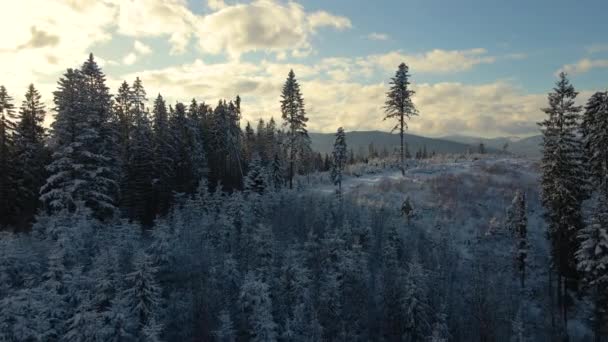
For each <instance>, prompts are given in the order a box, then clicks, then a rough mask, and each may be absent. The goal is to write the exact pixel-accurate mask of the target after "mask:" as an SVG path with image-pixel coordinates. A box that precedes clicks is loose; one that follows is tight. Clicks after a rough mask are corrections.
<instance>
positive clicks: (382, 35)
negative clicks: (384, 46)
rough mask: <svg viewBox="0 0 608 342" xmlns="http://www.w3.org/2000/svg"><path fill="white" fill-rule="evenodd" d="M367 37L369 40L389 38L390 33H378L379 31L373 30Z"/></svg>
mask: <svg viewBox="0 0 608 342" xmlns="http://www.w3.org/2000/svg"><path fill="white" fill-rule="evenodd" d="M365 37H366V38H367V39H369V40H388V39H389V37H388V34H386V33H378V32H372V33H370V34H368V35H367V36H365Z"/></svg>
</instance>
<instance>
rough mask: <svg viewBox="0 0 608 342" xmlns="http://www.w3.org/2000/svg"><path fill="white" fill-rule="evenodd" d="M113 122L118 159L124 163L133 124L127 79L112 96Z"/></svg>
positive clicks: (128, 150) (128, 152)
mask: <svg viewBox="0 0 608 342" xmlns="http://www.w3.org/2000/svg"><path fill="white" fill-rule="evenodd" d="M113 113H114V118H113V120H114V123H115V126H116V127H117V128H118V144H119V145H120V160H121V162H122V163H126V162H127V160H128V159H129V154H130V146H131V131H132V130H133V126H134V125H135V122H134V118H133V114H134V111H133V96H132V92H131V87H130V86H129V83H127V81H123V82H122V84H121V85H120V88H118V92H117V94H116V97H115V98H114V106H113Z"/></svg>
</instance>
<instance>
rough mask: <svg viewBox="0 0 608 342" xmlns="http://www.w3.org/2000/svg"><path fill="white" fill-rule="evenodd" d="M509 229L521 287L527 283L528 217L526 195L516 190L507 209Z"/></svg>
mask: <svg viewBox="0 0 608 342" xmlns="http://www.w3.org/2000/svg"><path fill="white" fill-rule="evenodd" d="M506 226H507V229H508V230H509V232H510V233H511V236H513V238H514V241H515V243H514V246H513V259H514V262H515V267H516V269H517V272H518V273H519V279H520V284H521V287H522V288H523V287H524V285H525V279H526V260H527V257H528V247H529V244H528V236H527V234H528V228H527V226H528V218H527V215H526V197H525V195H524V193H522V192H521V191H519V190H518V191H516V192H515V196H514V197H513V201H512V202H511V206H510V207H509V208H508V209H507V222H506Z"/></svg>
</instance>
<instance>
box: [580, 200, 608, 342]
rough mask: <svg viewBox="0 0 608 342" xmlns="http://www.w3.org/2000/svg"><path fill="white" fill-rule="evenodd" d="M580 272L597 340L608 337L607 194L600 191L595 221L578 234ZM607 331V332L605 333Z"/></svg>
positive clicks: (594, 214)
mask: <svg viewBox="0 0 608 342" xmlns="http://www.w3.org/2000/svg"><path fill="white" fill-rule="evenodd" d="M578 238H579V240H580V248H579V250H578V251H577V252H576V260H577V262H578V269H579V271H580V272H581V273H582V275H583V280H584V284H585V285H586V287H587V288H588V289H589V290H590V294H591V299H592V301H593V305H594V317H593V321H594V332H595V335H596V340H600V338H601V336H602V335H603V334H608V331H606V329H605V327H606V324H608V193H606V192H604V191H601V194H600V196H599V201H598V203H597V206H596V207H595V211H594V213H593V217H592V220H591V222H590V224H588V225H587V226H586V227H585V228H583V229H582V230H581V231H580V232H579V236H578ZM602 329H604V331H602Z"/></svg>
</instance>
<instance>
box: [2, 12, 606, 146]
mask: <svg viewBox="0 0 608 342" xmlns="http://www.w3.org/2000/svg"><path fill="white" fill-rule="evenodd" d="M0 1H6V4H4V5H3V7H4V8H6V7H10V9H11V10H12V11H11V13H13V14H14V15H13V16H11V17H10V18H9V20H6V21H3V22H2V23H0V29H2V32H11V35H10V36H9V37H8V38H6V39H3V40H2V41H0V83H2V84H5V85H6V86H7V88H8V89H9V91H10V92H11V93H13V96H14V97H15V98H16V99H21V94H23V93H24V91H25V87H26V86H27V84H29V83H30V82H33V83H34V84H35V85H37V86H38V87H39V88H40V89H41V91H42V93H43V96H45V99H46V100H47V102H49V103H50V102H51V93H52V91H53V89H54V88H55V87H56V81H57V79H58V77H59V76H60V75H61V73H62V72H64V71H65V69H66V68H69V67H76V66H78V65H79V64H80V63H81V62H82V61H83V60H84V59H85V58H86V55H87V53H88V52H93V53H94V54H95V55H96V57H97V58H98V60H99V62H100V64H102V66H103V68H104V71H105V72H106V74H107V75H108V83H109V85H110V87H111V88H112V89H113V90H115V89H116V88H117V87H118V85H119V83H120V82H122V81H123V80H127V81H129V82H132V80H133V79H134V78H135V77H140V78H141V79H142V80H143V82H144V85H145V86H146V89H147V90H148V93H149V95H150V96H149V97H152V96H155V95H156V94H157V93H159V92H160V93H162V94H163V95H164V96H165V97H166V98H167V99H169V101H170V102H175V101H177V100H180V101H189V100H190V99H191V98H196V99H197V100H199V101H206V102H209V103H211V104H215V103H216V102H217V101H218V100H219V99H220V98H232V97H234V96H236V94H240V95H241V96H242V97H243V100H244V103H243V105H244V109H245V110H244V121H245V120H250V121H254V120H257V119H259V118H268V117H270V116H274V117H275V118H277V117H279V116H280V112H279V106H278V101H279V95H280V88H281V84H282V82H283V81H284V79H285V76H286V74H287V72H288V71H289V69H290V68H293V69H294V71H295V72H296V75H297V77H298V78H299V79H300V81H301V83H302V88H303V91H304V97H305V99H306V102H307V104H308V108H307V109H308V114H309V117H310V124H309V128H310V130H311V131H323V132H333V131H335V129H336V128H337V127H339V126H344V127H345V128H346V129H347V130H367V129H379V130H388V129H390V127H391V124H390V123H387V122H383V121H382V104H383V101H384V93H385V91H386V87H387V81H388V79H389V78H390V76H391V75H392V74H393V73H394V70H395V68H396V66H397V64H398V63H400V62H401V61H403V62H406V63H407V64H408V65H410V69H411V74H412V81H413V87H414V89H415V90H416V92H417V94H416V96H415V98H414V102H415V104H416V105H417V107H418V109H419V110H420V116H419V117H417V118H415V119H413V120H412V122H411V124H410V128H411V131H412V132H413V133H417V134H422V135H428V136H442V135H448V134H468V135H478V136H487V137H491V136H503V135H517V136H527V135H532V134H536V133H537V132H538V130H537V127H536V125H535V122H537V121H539V120H541V119H542V116H543V114H542V112H541V111H540V107H542V106H544V105H545V103H546V93H547V92H548V91H549V90H550V89H551V87H552V85H553V82H554V80H555V74H556V73H557V72H558V71H560V70H565V71H567V72H568V73H569V74H570V75H571V78H572V81H573V83H574V85H575V86H576V87H577V89H578V90H579V91H581V95H580V99H579V100H580V101H581V103H583V102H584V101H585V100H586V98H587V97H588V96H589V95H590V94H591V93H592V92H593V91H596V90H604V89H605V88H606V87H608V82H606V81H607V80H608V37H606V33H608V21H606V20H605V13H606V12H607V11H608V3H606V2H605V1H599V0H590V1H584V4H580V3H578V2H574V1H563V0H559V1H544V0H543V1H540V0H537V1H521V0H515V1H497V0H493V1H482V0H466V1H464V0H463V1H439V0H426V1H423V0H407V1H381V2H374V1H347V0H333V1H320V0H309V1H301V2H286V1H282V0H257V1H239V2H235V1H229V0H226V1H221V0H210V1H204V0H129V1H122V0H99V1H98V0H78V1H76V0H23V1H19V2H16V1H9V0H0ZM58 18H61V19H60V20H58ZM3 26H6V27H3ZM49 120H52V117H51V116H49Z"/></svg>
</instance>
